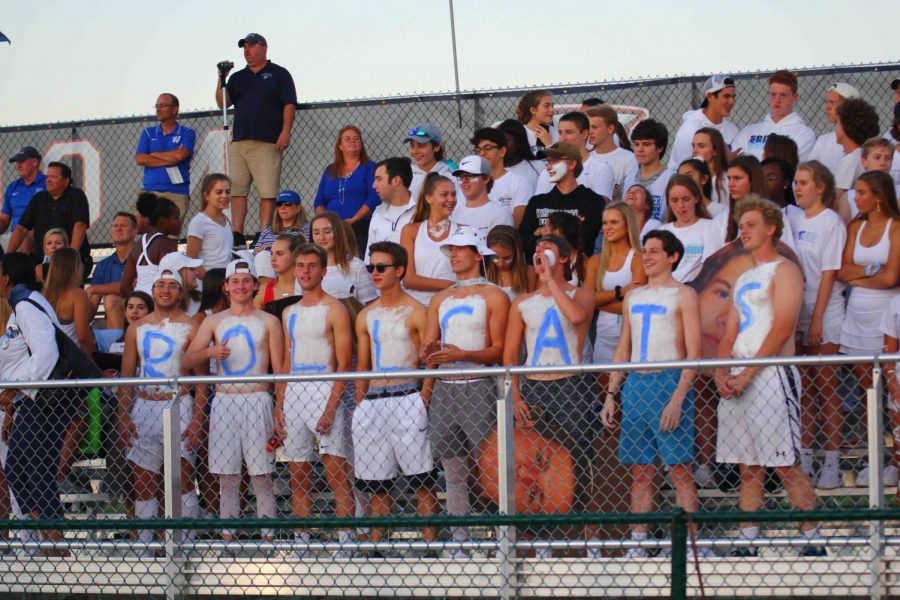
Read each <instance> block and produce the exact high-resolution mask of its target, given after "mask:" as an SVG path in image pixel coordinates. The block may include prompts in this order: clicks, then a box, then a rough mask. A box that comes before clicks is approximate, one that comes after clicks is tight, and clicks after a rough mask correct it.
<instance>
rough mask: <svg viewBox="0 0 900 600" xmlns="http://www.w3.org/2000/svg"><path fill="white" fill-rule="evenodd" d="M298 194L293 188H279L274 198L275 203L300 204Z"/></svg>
mask: <svg viewBox="0 0 900 600" xmlns="http://www.w3.org/2000/svg"><path fill="white" fill-rule="evenodd" d="M300 202H301V200H300V194H298V193H297V192H295V191H294V190H281V191H280V192H279V193H278V197H277V198H275V204H300Z"/></svg>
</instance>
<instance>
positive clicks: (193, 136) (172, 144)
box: [134, 123, 197, 195]
mask: <svg viewBox="0 0 900 600" xmlns="http://www.w3.org/2000/svg"><path fill="white" fill-rule="evenodd" d="M196 141H197V133H196V132H195V131H194V130H193V129H191V128H190V127H185V126H183V125H181V124H179V123H175V129H173V130H172V133H170V134H168V135H166V134H164V133H163V130H162V125H156V126H154V127H148V128H146V129H144V130H143V131H142V132H141V136H140V137H139V138H138V143H137V148H135V149H134V153H135V154H152V153H154V152H169V151H170V150H177V149H178V147H179V146H184V147H185V149H186V150H187V151H188V157H187V158H186V159H184V160H183V161H181V162H180V163H178V164H177V165H175V167H176V168H177V169H178V172H179V173H180V174H181V183H175V182H173V181H172V178H171V177H170V176H169V172H168V169H169V168H170V167H144V187H143V189H144V190H146V191H148V192H169V193H171V194H184V195H188V194H190V191H191V174H190V169H191V157H192V156H193V155H194V143H195V142H196Z"/></svg>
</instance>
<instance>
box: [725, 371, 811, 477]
mask: <svg viewBox="0 0 900 600" xmlns="http://www.w3.org/2000/svg"><path fill="white" fill-rule="evenodd" d="M800 393H801V388H800V373H799V372H798V371H797V368H796V367H766V368H764V369H763V370H762V371H760V372H759V373H758V374H757V375H756V377H754V378H753V380H752V381H751V382H750V385H749V386H748V387H747V389H746V390H745V391H744V393H743V394H742V395H741V397H740V398H734V399H731V398H729V399H725V398H721V399H720V400H719V410H718V416H719V428H718V432H717V436H716V460H717V461H718V462H722V463H732V464H741V465H753V466H763V467H788V466H792V465H794V464H795V463H796V461H797V459H798V452H799V447H800Z"/></svg>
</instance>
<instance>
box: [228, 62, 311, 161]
mask: <svg viewBox="0 0 900 600" xmlns="http://www.w3.org/2000/svg"><path fill="white" fill-rule="evenodd" d="M225 88H226V91H227V92H228V99H229V100H230V101H231V102H233V103H234V125H233V127H232V138H231V139H232V141H235V142H239V141H241V140H258V141H261V142H268V143H270V144H274V143H275V142H277V141H278V136H279V135H280V134H281V128H282V127H283V126H284V107H285V106H287V105H288V104H297V90H296V88H294V79H293V78H292V77H291V74H290V73H288V71H287V69H285V68H284V67H281V66H278V65H276V64H275V63H273V62H272V61H267V62H266V66H264V67H263V68H262V69H260V70H259V71H258V72H256V73H254V72H253V71H251V70H250V68H249V67H244V68H243V69H241V70H240V71H238V72H237V73H235V74H234V75H232V76H231V78H230V79H229V80H228V83H227V84H226V86H225Z"/></svg>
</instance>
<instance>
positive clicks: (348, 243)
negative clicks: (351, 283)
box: [309, 210, 356, 273]
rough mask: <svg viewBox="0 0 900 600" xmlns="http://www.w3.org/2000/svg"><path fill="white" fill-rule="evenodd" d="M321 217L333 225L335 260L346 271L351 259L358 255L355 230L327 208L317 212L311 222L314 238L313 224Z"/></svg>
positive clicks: (310, 229)
mask: <svg viewBox="0 0 900 600" xmlns="http://www.w3.org/2000/svg"><path fill="white" fill-rule="evenodd" d="M319 219H325V220H326V221H328V223H329V224H330V225H331V232H332V235H334V260H335V261H336V262H337V264H338V266H339V267H340V268H341V270H343V271H344V272H345V273H346V272H347V271H349V270H350V259H351V258H353V257H354V256H356V238H355V237H354V236H353V230H352V229H351V228H350V227H349V226H347V225H346V224H345V222H344V221H343V220H342V219H341V217H340V215H338V214H337V213H336V212H332V211H330V210H326V211H324V212H321V213H319V214H317V215H316V216H315V217H314V218H313V220H312V221H311V222H310V228H309V237H310V238H312V229H313V228H312V224H313V223H315V222H316V221H318V220H319ZM348 232H349V236H348ZM310 241H312V240H310Z"/></svg>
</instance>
